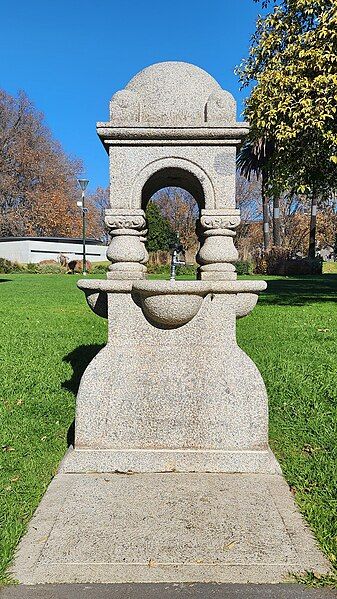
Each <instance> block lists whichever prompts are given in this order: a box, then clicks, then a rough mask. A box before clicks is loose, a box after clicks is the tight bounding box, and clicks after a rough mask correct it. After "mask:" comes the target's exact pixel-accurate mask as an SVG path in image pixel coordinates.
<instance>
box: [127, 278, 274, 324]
mask: <svg viewBox="0 0 337 599" xmlns="http://www.w3.org/2000/svg"><path fill="white" fill-rule="evenodd" d="M266 286H267V285H266V283H265V281H156V280H153V281H148V280H139V281H135V282H134V283H133V286H132V290H133V292H136V293H137V294H139V296H140V299H141V303H142V308H143V311H144V313H145V315H146V316H147V317H148V318H149V320H151V321H153V322H155V323H157V324H161V325H166V326H170V327H176V326H181V325H183V324H186V323H187V322H189V321H190V320H191V319H192V318H193V317H194V316H195V315H196V314H197V313H198V311H199V309H200V308H201V304H202V302H203V298H204V297H206V295H209V294H223V293H226V294H234V295H235V296H236V298H235V301H236V315H237V317H238V318H240V317H241V316H246V314H248V313H249V312H250V311H251V310H252V309H253V308H254V306H255V304H256V302H257V298H258V296H257V293H258V292H259V291H263V290H264V289H266Z"/></svg>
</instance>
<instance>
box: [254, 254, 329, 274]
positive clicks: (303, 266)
mask: <svg viewBox="0 0 337 599" xmlns="http://www.w3.org/2000/svg"><path fill="white" fill-rule="evenodd" d="M254 263H255V264H254V273H255V274H259V275H260V274H262V275H265V274H267V275H279V276H291V275H317V274H322V264H323V262H322V260H321V258H292V257H291V252H290V250H288V249H285V248H279V247H273V248H271V249H270V250H269V252H265V253H264V254H263V255H262V256H259V255H256V256H255V257H254Z"/></svg>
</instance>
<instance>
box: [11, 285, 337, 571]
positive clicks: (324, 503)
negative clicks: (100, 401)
mask: <svg viewBox="0 0 337 599" xmlns="http://www.w3.org/2000/svg"><path fill="white" fill-rule="evenodd" d="M78 278H79V277H75V276H65V275H30V274H29V275H24V274H18V275H0V280H1V282H0V309H1V318H0V345H1V349H0V352H1V356H0V357H1V360H0V367H1V374H0V381H1V383H0V393H1V419H2V430H1V433H2V435H1V446H2V447H1V461H0V518H1V520H0V526H1V533H0V563H1V572H2V575H3V579H2V580H4V581H5V580H6V578H5V575H4V572H5V568H6V566H7V565H8V563H9V561H10V559H11V557H12V555H13V551H14V549H15V546H16V544H17V542H18V540H19V539H20V537H21V536H22V534H23V532H24V531H25V529H26V527H27V523H28V521H29V519H30V517H31V515H32V513H33V512H34V510H35V508H36V507H37V505H38V503H39V501H40V499H41V497H42V495H43V493H44V491H45V490H46V487H47V485H48V484H49V482H50V480H51V478H52V476H53V475H54V474H55V472H56V470H57V467H58V463H59V461H60V459H61V458H62V456H63V454H64V452H65V450H66V447H67V431H68V429H69V427H70V425H71V423H72V421H73V418H74V406H75V394H76V391H77V387H78V383H79V379H80V376H81V373H82V372H83V370H84V368H85V366H86V365H87V363H88V362H89V361H90V360H91V358H92V357H93V356H94V355H95V353H96V352H97V351H98V349H99V348H100V347H101V346H102V344H104V343H105V342H106V336H107V324H106V321H104V320H103V319H101V318H98V317H97V316H95V315H94V314H93V313H92V312H91V311H90V310H89V308H88V307H87V305H86V303H85V300H84V296H83V294H82V293H81V292H80V291H79V290H78V289H77V288H76V281H77V280H78ZM246 278H247V277H246ZM265 278H266V279H267V280H268V291H267V293H264V294H262V295H261V298H260V301H259V303H258V306H257V307H256V308H255V310H254V311H253V313H252V315H250V316H248V317H247V318H244V319H242V320H240V321H238V342H239V344H240V346H241V347H242V348H243V349H244V350H245V351H246V352H247V353H248V354H249V355H250V356H251V358H252V359H253V360H254V361H255V362H256V364H257V366H258V367H259V369H260V370H261V373H262V376H263V378H264V380H265V382H266V385H267V389H268V394H269V398H270V438H271V445H272V448H273V450H274V452H275V454H276V456H277V458H278V459H279V461H280V463H281V466H282V469H283V472H284V475H285V477H286V479H287V481H288V482H289V484H290V486H291V489H292V491H293V493H294V495H295V498H296V501H297V503H298V505H299V506H300V509H301V511H302V513H303V514H304V515H305V517H306V519H307V521H308V522H309V524H310V526H311V527H312V529H313V530H314V531H315V534H316V536H317V538H318V540H319V542H320V544H321V546H322V548H323V550H324V551H325V553H326V554H327V556H328V557H329V558H330V560H331V561H332V562H334V563H336V556H337V530H336V522H337V518H336V505H337V496H336V483H337V480H336V423H337V418H336V398H337V376H336V364H337V306H336V298H337V294H336V292H337V275H336V274H325V275H322V276H317V277H302V278H301V279H296V278H281V277H265ZM308 580H309V579H308ZM311 582H315V579H314V576H311ZM316 582H317V581H316ZM326 582H327V581H326Z"/></svg>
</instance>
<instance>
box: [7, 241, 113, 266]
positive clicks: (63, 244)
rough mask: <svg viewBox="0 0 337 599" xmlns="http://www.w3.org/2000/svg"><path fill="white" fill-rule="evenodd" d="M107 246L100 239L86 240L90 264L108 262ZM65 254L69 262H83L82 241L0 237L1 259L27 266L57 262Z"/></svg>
mask: <svg viewBox="0 0 337 599" xmlns="http://www.w3.org/2000/svg"><path fill="white" fill-rule="evenodd" d="M106 250H107V246H106V245H105V244H104V243H103V242H101V241H99V240H98V239H87V240H86V252H85V253H86V258H87V259H88V260H89V261H90V262H102V261H104V260H106V259H107V258H106ZM60 254H63V255H64V256H66V257H67V258H68V260H81V259H82V256H83V249H82V239H76V238H66V237H0V258H6V260H11V261H12V262H20V263H21V264H27V263H28V262H34V263H38V262H41V260H57V259H58V257H59V255H60Z"/></svg>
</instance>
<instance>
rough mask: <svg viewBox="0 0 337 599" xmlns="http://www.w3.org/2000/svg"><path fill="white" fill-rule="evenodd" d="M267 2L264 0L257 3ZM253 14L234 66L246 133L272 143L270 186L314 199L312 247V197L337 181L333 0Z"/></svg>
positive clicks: (321, 196)
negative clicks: (242, 91)
mask: <svg viewBox="0 0 337 599" xmlns="http://www.w3.org/2000/svg"><path fill="white" fill-rule="evenodd" d="M271 4H272V3H271V2H269V1H268V0H267V1H265V2H263V3H262V5H263V6H264V7H267V6H268V5H271ZM273 5H274V6H273V8H272V9H271V11H270V12H269V13H268V14H266V15H265V16H264V17H259V19H258V21H257V26H256V32H255V34H254V36H253V40H252V45H251V48H250V53H249V57H248V59H246V60H244V61H243V62H242V64H241V66H240V67H239V68H238V69H237V72H238V74H239V77H240V80H241V84H242V86H248V85H251V84H253V87H252V89H251V92H250V96H249V98H248V99H247V101H246V108H245V117H246V118H247V119H248V120H249V121H250V125H251V133H250V140H251V142H252V143H257V141H258V140H260V139H265V140H268V141H269V142H270V143H272V144H273V146H274V150H275V151H274V153H273V156H272V158H271V161H270V163H269V167H270V168H269V169H268V174H269V181H268V186H269V187H270V188H271V189H272V191H271V192H270V193H271V194H272V195H273V196H274V197H276V196H278V197H279V195H280V193H282V191H284V190H288V191H289V190H291V192H292V193H301V194H306V195H307V196H308V197H310V198H311V200H312V209H311V225H310V244H309V254H310V255H314V253H315V231H316V210H317V204H321V205H323V206H324V203H325V202H326V201H327V199H328V198H329V196H331V194H332V193H333V191H334V190H335V189H336V180H337V177H336V164H337V119H336V116H337V108H336V99H337V10H336V0H280V1H279V2H274V3H273Z"/></svg>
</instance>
